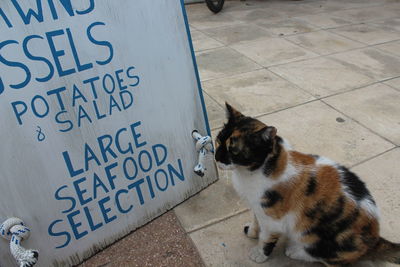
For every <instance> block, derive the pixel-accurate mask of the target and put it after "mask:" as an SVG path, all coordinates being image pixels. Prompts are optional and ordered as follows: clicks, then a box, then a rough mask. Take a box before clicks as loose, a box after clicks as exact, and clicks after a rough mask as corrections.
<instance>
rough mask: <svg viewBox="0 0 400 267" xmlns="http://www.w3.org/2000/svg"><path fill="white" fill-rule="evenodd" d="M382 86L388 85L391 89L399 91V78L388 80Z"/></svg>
mask: <svg viewBox="0 0 400 267" xmlns="http://www.w3.org/2000/svg"><path fill="white" fill-rule="evenodd" d="M384 84H387V85H390V86H391V87H393V88H395V89H398V90H400V78H396V79H392V80H388V81H386V82H384Z"/></svg>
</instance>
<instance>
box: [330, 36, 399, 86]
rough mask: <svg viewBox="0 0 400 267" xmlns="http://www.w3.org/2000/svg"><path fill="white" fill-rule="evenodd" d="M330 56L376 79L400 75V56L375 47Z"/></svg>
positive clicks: (380, 79)
mask: <svg viewBox="0 0 400 267" xmlns="http://www.w3.org/2000/svg"><path fill="white" fill-rule="evenodd" d="M399 36H400V34H399ZM329 58H331V59H334V60H336V61H338V62H340V63H341V64H344V65H346V66H348V67H349V68H351V69H353V70H356V71H359V72H360V73H363V74H364V75H367V76H369V77H371V78H372V79H373V80H374V81H382V80H386V79H390V78H394V77H398V76H399V75H400V57H396V56H393V55H391V54H388V53H385V52H382V51H380V50H378V49H375V48H364V49H357V50H352V51H348V52H344V53H339V54H335V55H332V56H329Z"/></svg>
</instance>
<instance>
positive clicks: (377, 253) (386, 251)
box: [363, 237, 400, 264]
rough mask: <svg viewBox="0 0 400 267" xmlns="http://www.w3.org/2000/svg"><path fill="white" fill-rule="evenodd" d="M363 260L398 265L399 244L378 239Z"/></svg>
mask: <svg viewBox="0 0 400 267" xmlns="http://www.w3.org/2000/svg"><path fill="white" fill-rule="evenodd" d="M363 258H364V259H366V260H379V261H386V262H390V263H394V264H400V244H397V243H392V242H390V241H388V240H386V239H384V238H382V237H380V238H379V241H378V243H377V244H376V245H375V247H373V248H371V250H370V251H369V252H368V253H367V254H366V255H365V256H364V257H363Z"/></svg>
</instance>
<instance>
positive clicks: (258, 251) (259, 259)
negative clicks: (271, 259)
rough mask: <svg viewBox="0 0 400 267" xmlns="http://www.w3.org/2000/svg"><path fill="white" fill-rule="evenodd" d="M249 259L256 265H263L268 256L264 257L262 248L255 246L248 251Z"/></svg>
mask: <svg viewBox="0 0 400 267" xmlns="http://www.w3.org/2000/svg"><path fill="white" fill-rule="evenodd" d="M249 258H250V259H251V260H252V261H254V262H256V263H263V262H265V261H266V260H267V259H268V256H265V254H264V251H263V250H262V248H260V247H259V246H256V247H254V248H252V249H251V250H250V253H249Z"/></svg>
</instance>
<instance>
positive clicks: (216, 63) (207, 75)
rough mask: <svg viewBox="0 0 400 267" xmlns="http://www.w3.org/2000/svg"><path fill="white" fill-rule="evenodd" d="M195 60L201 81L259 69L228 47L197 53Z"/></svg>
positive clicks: (258, 66)
mask: <svg viewBox="0 0 400 267" xmlns="http://www.w3.org/2000/svg"><path fill="white" fill-rule="evenodd" d="M196 58H197V64H198V67H199V72H200V78H201V80H202V81H205V80H210V79H216V78H221V77H224V76H228V75H233V74H235V73H242V72H248V71H252V70H256V69H260V68H261V66H260V65H258V64H256V63H255V62H254V61H252V60H251V59H249V58H247V57H245V56H244V55H242V54H240V53H238V52H237V51H235V50H233V49H231V48H229V47H223V48H217V49H212V50H206V51H202V52H198V53H197V54H196Z"/></svg>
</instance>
